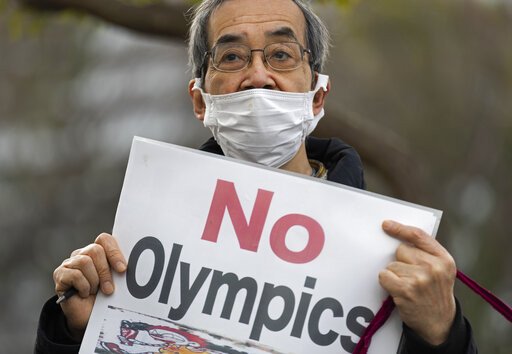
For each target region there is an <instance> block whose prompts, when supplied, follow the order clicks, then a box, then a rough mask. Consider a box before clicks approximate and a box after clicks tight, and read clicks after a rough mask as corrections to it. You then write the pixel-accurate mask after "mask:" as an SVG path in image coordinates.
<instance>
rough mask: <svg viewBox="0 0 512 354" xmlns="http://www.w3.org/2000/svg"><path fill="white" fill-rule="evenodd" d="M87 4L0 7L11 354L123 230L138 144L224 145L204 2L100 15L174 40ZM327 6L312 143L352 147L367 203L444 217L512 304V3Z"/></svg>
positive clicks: (5, 341)
mask: <svg viewBox="0 0 512 354" xmlns="http://www.w3.org/2000/svg"><path fill="white" fill-rule="evenodd" d="M70 3H73V2H70ZM80 3H81V4H80V5H78V6H77V5H76V4H74V5H73V4H68V3H67V0H0V268H1V269H2V272H1V273H0V283H1V284H2V285H1V288H2V291H1V292H0V308H1V317H0V348H1V352H2V353H23V352H27V353H28V352H31V351H32V347H33V343H34V338H35V332H36V328H37V321H38V316H39V311H40V309H41V307H42V305H43V303H44V302H45V301H46V299H47V298H49V297H50V296H52V294H53V287H54V286H53V280H52V273H53V270H54V268H55V267H57V266H58V265H59V264H60V263H61V261H62V260H63V259H65V258H67V257H68V255H69V253H70V252H71V251H72V250H74V249H76V248H79V247H82V246H84V245H86V244H88V243H90V242H92V241H93V240H94V238H95V237H96V236H97V235H98V234H99V233H101V232H103V231H107V232H109V231H110V230H111V228H112V223H113V220H114V215H115V210H116V205H117V201H118V198H119V194H120V191H121V186H122V182H123V176H124V171H125V168H126V162H127V159H128V153H129V148H130V144H131V140H132V137H133V136H134V135H139V136H144V137H148V138H152V139H158V140H162V141H166V142H171V143H174V144H179V145H184V146H190V147H198V146H199V145H200V144H201V143H202V142H203V141H204V140H205V139H207V138H208V137H209V132H208V131H207V130H206V129H205V128H204V127H203V126H202V124H201V122H199V121H197V120H196V119H195V118H194V116H193V114H192V109H191V104H190V103H189V99H188V94H187V91H186V87H187V83H188V80H189V79H190V72H189V71H187V58H186V47H185V39H184V32H185V29H186V22H185V20H183V15H182V14H183V12H184V11H185V10H184V9H186V8H187V7H188V6H190V3H184V2H182V1H180V0H169V1H164V2H158V3H157V4H156V5H155V4H152V2H151V1H148V0H143V1H141V0H139V1H120V0H108V1H107V0H105V1H103V4H106V3H109V4H110V3H111V5H112V4H114V5H115V6H120V9H121V10H120V11H121V12H120V13H121V14H122V13H124V12H123V11H126V13H128V12H130V13H131V12H133V13H139V14H141V15H140V17H144V16H146V17H144V18H146V19H147V18H149V17H150V14H149V10H154V9H159V10H160V11H159V13H160V14H163V15H165V14H166V13H167V12H165V11H168V13H171V14H174V15H177V16H178V18H179V20H174V19H173V20H172V21H164V22H165V23H169V22H172V25H173V26H174V27H172V26H169V28H167V27H166V26H165V25H163V27H162V24H161V23H160V22H162V21H160V22H158V21H156V22H158V23H159V25H156V24H155V23H156V22H155V21H153V23H148V21H146V22H144V21H142V22H140V23H138V24H134V23H129V21H128V22H127V21H126V18H133V16H124V17H123V16H121V19H119V18H116V16H115V15H112V14H109V13H103V12H102V9H101V8H99V9H98V8H95V7H94V5H90V6H89V5H88V1H87V0H84V1H83V2H80ZM91 3H95V2H94V1H92V2H91ZM100 3H101V2H100ZM148 3H151V4H148ZM313 3H314V6H315V9H316V10H317V13H318V14H319V15H321V17H322V18H324V19H325V20H326V21H327V23H328V27H329V29H330V31H331V34H332V43H333V47H332V53H331V56H330V60H329V62H328V64H327V68H326V70H325V73H327V74H329V75H330V76H331V81H332V91H331V93H330V96H329V98H328V103H327V108H326V117H325V118H324V119H323V121H322V122H321V123H320V125H319V127H318V128H317V130H316V131H315V132H314V134H313V135H317V136H322V137H330V136H338V137H340V138H341V139H343V140H345V141H346V142H348V143H350V144H352V145H353V146H355V147H356V149H357V150H358V151H359V153H360V154H361V156H362V158H363V162H364V164H365V172H366V178H367V182H368V189H369V190H371V191H374V192H378V193H382V194H386V195H391V196H394V197H397V198H401V199H405V200H408V201H412V202H416V203H421V204H425V205H427V206H430V207H433V208H437V209H441V210H443V211H444V215H443V220H442V223H441V228H440V230H439V233H438V239H439V240H440V241H441V243H442V244H443V245H444V246H445V247H446V248H448V250H449V251H450V252H451V253H452V255H453V256H454V258H455V260H456V262H457V266H458V268H459V269H460V270H462V271H463V272H465V273H466V274H468V275H470V276H471V277H473V278H474V279H475V280H477V281H478V282H480V283H481V284H482V285H484V286H485V287H487V288H489V289H491V290H492V291H493V292H494V293H495V294H497V295H498V296H499V297H501V298H502V299H504V300H505V301H506V302H507V303H508V304H512V277H511V274H512V257H510V254H511V252H512V238H511V236H512V223H511V222H510V216H511V214H510V213H511V210H512V182H511V176H512V1H510V0H503V1H499V0H494V1H493V0H452V1H448V0H446V1H441V0H431V1H428V2H425V1H420V0H388V1H378V0H359V1H341V0H332V1H329V0H324V1H315V2H313ZM114 5H112V6H114ZM102 6H103V5H102ZM158 6H160V8H159V7H158ZM69 8H71V9H72V10H73V11H71V12H70V10H69ZM137 11H138V12H137ZM144 11H148V13H147V14H146V13H145V12H144ZM170 16H171V15H169V18H170ZM100 18H101V19H100ZM102 19H103V20H102ZM180 21H181V22H180ZM149 22H151V21H149ZM159 26H160V27H159ZM171 27H172V28H171ZM134 29H135V30H134ZM456 295H457V297H458V298H459V300H460V301H461V303H462V306H463V310H464V313H465V315H466V316H467V317H468V318H469V320H470V321H471V323H472V326H473V330H474V332H475V336H476V340H477V344H478V346H479V349H480V351H481V352H482V353H497V354H505V353H510V350H511V348H512V330H511V329H512V327H511V325H510V323H509V322H507V321H506V320H505V319H504V318H503V317H501V316H500V315H499V314H497V313H496V312H494V311H493V310H492V309H491V307H490V306H488V305H487V304H485V303H484V302H483V300H481V299H480V298H479V297H478V296H477V295H475V294H473V293H471V292H470V291H469V290H466V289H465V287H464V286H461V285H459V284H458V285H457V286H456Z"/></svg>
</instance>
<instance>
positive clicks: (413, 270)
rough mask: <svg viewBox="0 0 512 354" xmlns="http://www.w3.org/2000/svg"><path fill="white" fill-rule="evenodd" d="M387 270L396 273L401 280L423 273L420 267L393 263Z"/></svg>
mask: <svg viewBox="0 0 512 354" xmlns="http://www.w3.org/2000/svg"><path fill="white" fill-rule="evenodd" d="M386 269H387V270H389V271H391V272H393V273H395V274H396V275H397V276H398V277H400V278H403V277H411V276H414V275H415V274H417V273H418V272H420V271H421V267H420V266H418V265H415V264H407V263H403V262H391V263H389V264H388V265H387V267H386Z"/></svg>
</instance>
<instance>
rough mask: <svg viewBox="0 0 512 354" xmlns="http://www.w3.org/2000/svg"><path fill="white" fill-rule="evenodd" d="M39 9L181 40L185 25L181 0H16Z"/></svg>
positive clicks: (186, 8)
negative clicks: (147, 0)
mask: <svg viewBox="0 0 512 354" xmlns="http://www.w3.org/2000/svg"><path fill="white" fill-rule="evenodd" d="M18 1H19V2H20V3H22V4H24V5H26V6H28V7H30V8H32V9H35V10H39V11H48V12H54V11H60V10H67V9H72V10H77V11H80V12H84V13H87V14H89V15H92V16H95V17H98V18H100V19H102V20H104V21H106V22H110V23H113V24H115V25H118V26H121V27H125V28H128V29H131V30H134V31H137V32H141V33H145V34H150V35H156V36H161V37H166V38H179V39H185V38H186V36H187V29H188V25H187V22H186V20H185V13H186V12H187V11H188V9H189V8H190V5H187V4H184V3H179V4H176V3H155V4H148V5H131V4H127V3H124V2H121V1H118V0H18Z"/></svg>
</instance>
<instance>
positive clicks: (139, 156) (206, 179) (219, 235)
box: [80, 138, 441, 354]
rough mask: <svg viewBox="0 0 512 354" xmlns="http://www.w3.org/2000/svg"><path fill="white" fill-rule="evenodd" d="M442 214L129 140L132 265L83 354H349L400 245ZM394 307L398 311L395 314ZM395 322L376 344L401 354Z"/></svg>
mask: <svg viewBox="0 0 512 354" xmlns="http://www.w3.org/2000/svg"><path fill="white" fill-rule="evenodd" d="M440 218H441V212H440V211H438V210H434V209H429V208H425V207H422V206H418V205H414V204H410V203H406V202H402V201H398V200H395V199H391V198H388V197H383V196H379V195H376V194H374V193H370V192H366V191H361V190H357V189H355V188H351V187H346V186H343V185H340V184H336V183H332V182H327V181H319V180H317V179H314V178H312V177H307V176H301V175H298V174H294V173H289V172H284V171H280V170H275V169H271V168H265V167H261V166H258V165H255V164H250V163H244V162H239V161H235V160H232V159H229V158H225V157H218V156H214V155H212V154H208V153H204V152H200V151H197V150H192V149H187V148H183V147H179V146H175V145H171V144H166V143H161V142H157V141H152V140H148V139H144V138H134V141H133V145H132V149H131V153H130V159H129V162H128V168H127V171H126V176H125V181H124V185H123V190H122V193H121V197H120V200H119V206H118V210H117V214H116V219H115V224H114V230H113V235H114V236H115V237H116V238H117V240H118V243H119V246H120V248H121V250H122V252H123V254H124V255H125V257H126V259H127V260H128V271H127V273H126V274H125V275H122V276H119V275H115V276H114V282H115V286H116V290H115V292H114V294H112V295H111V296H104V295H101V294H100V295H98V297H97V299H96V303H95V305H94V309H93V312H92V315H91V319H90V321H89V325H88V327H87V331H86V333H85V337H84V340H83V342H82V347H81V349H80V353H93V352H97V353H104V352H112V353H147V352H154V353H175V352H183V353H232V354H233V353H349V352H351V351H352V350H353V347H354V346H355V344H356V343H357V341H358V340H359V336H360V334H361V333H362V330H363V329H364V327H365V326H366V325H367V324H368V323H369V321H370V320H371V318H372V316H373V315H374V314H375V313H376V312H377V311H378V309H379V308H380V305H381V303H382V301H383V300H384V299H385V298H386V296H387V294H386V293H385V291H384V290H383V289H382V288H381V287H380V285H379V283H378V273H379V271H380V270H381V269H383V268H384V267H385V266H386V265H387V263H389V262H390V261H391V260H392V259H393V258H394V252H395V249H396V247H397V246H398V245H399V241H397V240H396V239H393V238H391V237H389V236H387V235H386V234H385V233H384V232H383V231H382V228H381V223H382V221H383V220H385V219H394V220H397V221H399V222H402V223H405V224H410V225H415V226H417V227H420V228H422V229H423V230H425V231H426V232H428V233H429V234H432V235H435V233H436V232H437V227H438V225H439V222H440ZM395 312H396V311H395ZM400 335H401V322H400V319H399V318H398V316H397V315H396V313H395V314H393V316H392V317H391V318H390V319H389V320H388V321H387V322H386V324H385V325H384V326H383V327H382V328H381V329H380V330H379V331H378V332H377V333H376V334H375V336H374V338H373V340H372V345H371V346H370V351H369V352H370V353H396V350H397V347H398V342H399V339H400Z"/></svg>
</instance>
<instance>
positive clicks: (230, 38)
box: [215, 34, 246, 45]
mask: <svg viewBox="0 0 512 354" xmlns="http://www.w3.org/2000/svg"><path fill="white" fill-rule="evenodd" d="M245 38H246V36H245V35H241V34H225V35H222V36H220V37H219V39H217V41H216V42H215V44H216V45H217V44H223V43H234V42H242V41H243V40H244V39H245Z"/></svg>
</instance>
